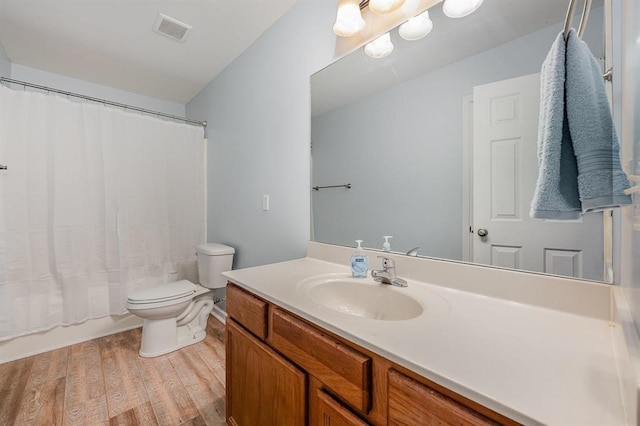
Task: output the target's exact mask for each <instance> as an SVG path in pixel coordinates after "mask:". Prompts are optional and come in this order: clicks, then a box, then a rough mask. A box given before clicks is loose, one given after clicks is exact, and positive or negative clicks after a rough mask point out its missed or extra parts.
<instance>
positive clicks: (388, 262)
mask: <svg viewBox="0 0 640 426" xmlns="http://www.w3.org/2000/svg"><path fill="white" fill-rule="evenodd" d="M378 258H380V259H382V269H384V270H385V271H386V270H387V269H390V268H391V269H393V268H395V267H396V261H395V260H393V259H390V258H388V257H387V256H378Z"/></svg>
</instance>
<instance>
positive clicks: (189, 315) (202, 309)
mask: <svg viewBox="0 0 640 426" xmlns="http://www.w3.org/2000/svg"><path fill="white" fill-rule="evenodd" d="M212 307H213V301H212V300H210V298H207V297H206V296H201V297H197V298H196V299H194V301H193V302H192V303H191V304H190V305H189V307H188V308H187V309H186V310H185V311H184V312H183V313H182V314H180V315H179V316H177V317H173V318H166V319H145V320H144V324H143V326H142V342H141V343H140V351H139V352H138V353H139V354H140V356H141V357H144V358H152V357H156V356H160V355H165V354H168V353H170V352H173V351H177V350H178V349H182V348H184V347H186V346H189V345H193V344H195V343H198V342H201V341H203V340H204V338H205V337H207V330H206V328H207V319H208V317H209V314H210V313H211V309H212Z"/></svg>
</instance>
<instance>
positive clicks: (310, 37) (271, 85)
mask: <svg viewBox="0 0 640 426" xmlns="http://www.w3.org/2000/svg"><path fill="white" fill-rule="evenodd" d="M335 5H336V3H335V1H333V0H321V1H318V0H299V1H298V3H296V4H295V5H294V6H293V7H292V8H291V9H290V10H289V11H288V12H287V13H286V14H285V15H284V16H283V17H282V18H281V19H280V20H279V21H277V22H276V24H274V26H272V27H271V28H270V29H269V30H267V31H266V32H265V33H264V34H263V35H262V36H261V37H260V38H259V39H258V40H257V41H256V42H255V43H254V44H253V45H252V46H251V47H250V48H249V49H247V50H246V51H245V52H244V53H243V54H242V55H241V56H240V57H239V58H238V59H236V60H235V61H234V62H233V63H232V64H231V65H229V66H228V67H227V68H226V69H225V70H224V71H223V72H222V73H221V74H220V75H219V76H218V77H216V78H215V79H214V80H213V81H212V82H211V83H210V84H209V85H208V86H207V87H206V89H205V90H203V91H202V92H201V93H200V94H198V95H197V96H196V97H195V98H194V99H193V100H192V101H191V102H189V103H188V104H187V115H188V116H193V117H199V118H201V119H204V120H207V121H208V122H209V126H208V127H207V129H206V135H207V138H208V140H209V150H208V152H209V157H208V224H207V226H208V236H207V240H208V241H214V242H220V243H224V244H229V245H231V246H233V247H235V248H236V250H237V252H236V253H237V254H236V257H235V262H234V267H236V268H239V267H248V266H254V265H261V264H266V263H271V262H277V261H282V260H288V259H293V258H297V257H302V256H304V255H305V253H306V242H307V240H308V239H309V227H310V220H309V216H310V209H309V204H310V196H309V191H310V188H309V183H310V170H309V164H310V160H309V155H310V149H309V132H310V103H309V76H310V75H311V74H313V73H314V72H316V71H318V70H319V69H320V68H322V67H323V66H326V65H327V64H328V63H329V62H331V60H332V57H333V52H334V46H335V35H334V34H333V32H332V30H331V28H332V25H333V21H334V19H335ZM262 194H269V195H270V200H271V203H270V204H271V205H270V210H269V211H262V209H261V206H262Z"/></svg>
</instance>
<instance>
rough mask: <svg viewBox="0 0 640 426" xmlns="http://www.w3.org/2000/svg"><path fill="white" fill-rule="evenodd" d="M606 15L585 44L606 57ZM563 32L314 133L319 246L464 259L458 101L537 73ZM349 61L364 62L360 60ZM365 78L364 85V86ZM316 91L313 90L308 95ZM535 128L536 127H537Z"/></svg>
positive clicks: (450, 70) (457, 67)
mask: <svg viewBox="0 0 640 426" xmlns="http://www.w3.org/2000/svg"><path fill="white" fill-rule="evenodd" d="M602 17H603V10H602V8H598V9H595V10H593V11H592V13H591V15H590V19H589V26H588V27H587V30H586V31H585V35H584V39H585V40H586V41H587V42H588V43H589V46H590V47H591V49H592V51H594V52H595V55H596V56H599V55H602V51H603V44H602V36H601V34H602ZM560 30H561V26H560V24H557V25H553V26H550V27H547V28H544V29H542V30H540V31H537V32H535V33H532V34H529V35H527V36H524V37H521V38H519V39H516V40H514V41H512V42H509V43H506V44H503V45H501V46H498V47H496V48H494V49H490V50H487V51H485V52H482V53H480V54H477V55H474V56H471V57H469V58H467V59H464V60H461V61H458V62H456V63H453V64H451V65H448V66H446V67H443V68H440V69H438V70H436V71H434V72H431V73H427V74H424V75H422V76H420V77H418V78H415V79H413V80H410V81H407V82H405V83H403V84H400V85H398V86H396V87H394V88H391V89H387V90H384V91H382V92H379V93H376V94H374V95H371V96H369V97H367V98H364V99H362V100H360V101H358V102H355V103H353V104H351V105H347V106H345V107H342V108H340V109H337V110H334V111H331V112H328V113H325V114H322V115H320V116H317V117H314V118H313V120H312V123H311V141H312V146H313V176H314V178H313V185H333V184H341V183H347V182H349V183H351V184H352V185H353V186H352V189H351V190H343V189H340V190H337V189H333V190H324V191H318V192H315V191H314V192H313V193H312V197H313V201H312V202H313V220H314V233H315V240H316V241H320V242H329V243H332V244H343V245H349V246H353V245H354V242H353V240H355V239H356V238H360V239H364V246H366V247H374V248H381V247H382V242H383V239H382V236H383V235H393V236H394V238H393V240H392V244H391V247H392V250H397V251H407V250H409V249H410V248H412V247H415V246H421V250H420V254H421V255H425V256H434V257H443V258H447V259H458V260H461V259H462V231H463V229H462V223H463V222H462V219H463V218H462V213H463V212H462V197H463V194H462V98H463V97H464V96H466V95H471V94H472V92H473V87H474V86H477V85H481V84H486V83H491V82H495V81H499V80H504V79H508V78H513V77H518V76H522V75H527V74H532V73H536V72H539V71H540V66H541V64H542V62H543V61H544V58H545V57H546V55H547V52H548V51H549V47H550V46H551V44H552V43H553V41H554V39H555V38H556V36H557V35H558V33H559V31H560ZM353 54H363V53H362V52H361V51H358V52H355V53H353ZM363 78H366V76H363ZM312 89H313V88H312ZM536 118H537V117H536Z"/></svg>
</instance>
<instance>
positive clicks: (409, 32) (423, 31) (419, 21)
mask: <svg viewBox="0 0 640 426" xmlns="http://www.w3.org/2000/svg"><path fill="white" fill-rule="evenodd" d="M432 29H433V21H432V20H431V19H430V18H429V11H428V10H426V11H424V12H422V13H421V14H419V15H417V16H414V17H413V18H411V19H409V20H408V21H407V22H405V23H404V24H402V25H400V29H399V30H398V33H399V34H400V37H402V38H403V39H405V40H419V39H421V38H422V37H424V36H426V35H427V34H429V33H430V32H431V30H432Z"/></svg>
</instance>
